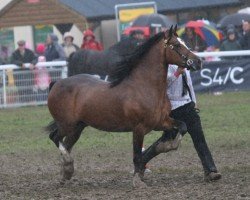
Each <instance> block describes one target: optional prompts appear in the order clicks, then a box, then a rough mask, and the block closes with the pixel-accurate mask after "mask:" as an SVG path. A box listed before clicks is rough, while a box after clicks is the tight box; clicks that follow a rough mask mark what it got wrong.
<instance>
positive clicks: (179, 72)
mask: <svg viewBox="0 0 250 200" xmlns="http://www.w3.org/2000/svg"><path fill="white" fill-rule="evenodd" d="M184 72H185V68H184V67H178V69H177V73H178V74H183V73H184Z"/></svg>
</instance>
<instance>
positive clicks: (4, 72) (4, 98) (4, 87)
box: [3, 69, 7, 107]
mask: <svg viewBox="0 0 250 200" xmlns="http://www.w3.org/2000/svg"><path fill="white" fill-rule="evenodd" d="M6 105H7V91H6V70H5V69H3V107H6Z"/></svg>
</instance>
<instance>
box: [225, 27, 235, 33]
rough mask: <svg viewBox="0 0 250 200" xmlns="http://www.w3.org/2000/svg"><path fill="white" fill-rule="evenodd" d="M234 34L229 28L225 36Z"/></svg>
mask: <svg viewBox="0 0 250 200" xmlns="http://www.w3.org/2000/svg"><path fill="white" fill-rule="evenodd" d="M234 33H235V31H234V29H232V28H230V29H228V30H227V34H228V35H229V34H234Z"/></svg>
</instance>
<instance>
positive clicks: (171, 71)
mask: <svg viewBox="0 0 250 200" xmlns="http://www.w3.org/2000/svg"><path fill="white" fill-rule="evenodd" d="M167 80H168V88H167V93H168V97H169V100H170V102H171V105H172V111H171V114H170V116H171V117H172V118H174V119H176V120H180V121H183V122H185V123H186V125H187V130H188V133H189V134H190V136H191V138H192V140H193V144H194V147H195V149H196V151H197V153H198V156H199V158H200V160H201V163H202V166H203V169H204V173H205V176H204V180H205V181H215V180H219V179H220V178H221V174H220V173H218V170H217V168H216V166H215V163H214V160H213V158H212V155H211V152H210V150H209V148H208V146H207V143H206V140H205V137H204V134H203V130H202V126H201V120H200V116H199V114H198V113H199V109H197V108H196V97H195V93H194V89H193V85H192V80H191V77H190V72H189V71H188V70H186V69H185V68H182V67H178V66H176V65H169V68H168V77H167ZM176 134H177V133H176ZM176 134H175V133H172V134H169V133H166V134H165V135H166V136H167V137H169V138H168V139H173V138H175V137H176Z"/></svg>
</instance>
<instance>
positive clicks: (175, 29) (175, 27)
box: [173, 24, 178, 37]
mask: <svg viewBox="0 0 250 200" xmlns="http://www.w3.org/2000/svg"><path fill="white" fill-rule="evenodd" d="M173 32H174V35H175V36H176V37H178V34H177V24H175V26H174V31H173Z"/></svg>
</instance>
